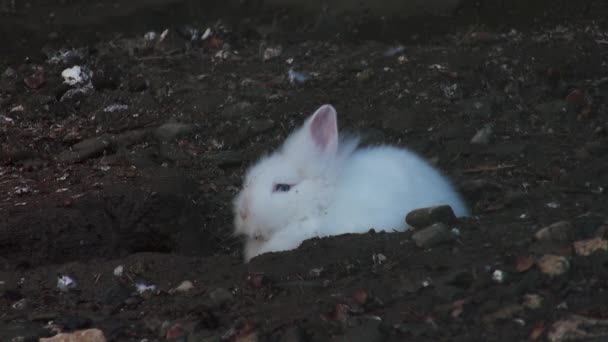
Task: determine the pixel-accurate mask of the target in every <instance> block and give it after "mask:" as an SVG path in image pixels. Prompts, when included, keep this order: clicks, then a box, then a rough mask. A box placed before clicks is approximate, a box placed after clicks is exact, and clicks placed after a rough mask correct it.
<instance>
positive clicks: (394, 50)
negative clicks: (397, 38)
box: [384, 45, 405, 57]
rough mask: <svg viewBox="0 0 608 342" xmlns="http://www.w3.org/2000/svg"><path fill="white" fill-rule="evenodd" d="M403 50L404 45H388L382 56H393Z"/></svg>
mask: <svg viewBox="0 0 608 342" xmlns="http://www.w3.org/2000/svg"><path fill="white" fill-rule="evenodd" d="M404 51H405V46H403V45H397V46H393V47H390V48H388V49H386V51H384V57H393V56H394V55H397V54H400V53H402V52H404Z"/></svg>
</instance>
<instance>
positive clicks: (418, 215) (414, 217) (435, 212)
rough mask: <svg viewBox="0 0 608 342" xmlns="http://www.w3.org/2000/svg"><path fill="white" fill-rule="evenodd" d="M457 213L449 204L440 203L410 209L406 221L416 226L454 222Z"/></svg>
mask: <svg viewBox="0 0 608 342" xmlns="http://www.w3.org/2000/svg"><path fill="white" fill-rule="evenodd" d="M455 221H456V215H454V211H453V210H452V207H450V206H449V205H439V206H434V207H428V208H420V209H416V210H412V211H410V212H409V213H408V214H407V216H406V217H405V222H406V223H407V224H409V225H410V226H412V227H414V228H422V227H428V226H430V225H432V224H434V223H445V224H452V223H454V222H455Z"/></svg>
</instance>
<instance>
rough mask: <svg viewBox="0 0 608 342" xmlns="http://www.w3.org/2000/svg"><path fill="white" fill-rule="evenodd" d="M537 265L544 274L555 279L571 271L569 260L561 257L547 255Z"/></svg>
mask: <svg viewBox="0 0 608 342" xmlns="http://www.w3.org/2000/svg"><path fill="white" fill-rule="evenodd" d="M536 265H537V266H538V268H539V269H540V271H541V272H543V273H544V274H546V275H548V276H551V277H555V276H559V275H561V274H564V273H566V272H567V271H568V269H570V263H569V262H568V259H566V258H565V257H563V256H559V255H551V254H547V255H544V256H542V257H541V258H540V259H538V260H537V261H536Z"/></svg>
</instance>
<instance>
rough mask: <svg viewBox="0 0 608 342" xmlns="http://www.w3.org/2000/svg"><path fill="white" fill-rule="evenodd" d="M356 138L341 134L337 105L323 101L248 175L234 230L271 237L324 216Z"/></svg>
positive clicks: (236, 203) (253, 236)
mask: <svg viewBox="0 0 608 342" xmlns="http://www.w3.org/2000/svg"><path fill="white" fill-rule="evenodd" d="M357 143H358V141H357V139H348V140H342V141H340V140H339V137H338V127H337V114H336V110H335V109H334V107H333V106H331V105H323V106H321V107H320V108H319V109H317V111H316V112H315V113H314V114H313V115H312V116H310V117H309V118H308V119H307V120H306V121H305V123H304V124H303V125H302V126H301V127H300V128H298V129H297V130H296V131H295V132H293V133H292V134H291V135H290V136H289V137H288V138H287V139H286V141H285V142H284V144H283V145H282V146H281V147H280V148H279V149H277V150H276V151H275V152H273V153H272V154H270V155H268V156H265V157H263V158H262V159H261V160H259V161H258V162H257V163H256V164H255V165H254V166H253V167H251V168H249V170H248V171H247V173H246V175H245V179H244V183H243V188H242V189H241V191H240V192H239V193H238V194H237V196H236V197H235V199H234V203H233V204H234V205H233V209H234V225H235V234H237V235H245V236H246V237H248V238H250V239H256V240H261V241H266V240H268V239H269V238H270V237H271V236H272V235H273V234H275V233H276V232H277V231H280V230H281V229H284V228H285V227H287V226H289V225H290V224H293V223H294V222H301V221H306V220H317V219H320V218H322V217H323V215H324V214H325V212H326V208H327V207H328V206H329V204H330V203H331V201H332V197H333V194H334V189H335V187H336V180H337V178H338V177H339V176H340V171H341V168H342V166H343V164H344V160H345V159H346V158H347V157H348V155H350V154H351V153H352V152H353V151H354V149H355V148H356V146H357Z"/></svg>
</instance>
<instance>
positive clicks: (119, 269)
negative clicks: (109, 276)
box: [113, 265, 125, 277]
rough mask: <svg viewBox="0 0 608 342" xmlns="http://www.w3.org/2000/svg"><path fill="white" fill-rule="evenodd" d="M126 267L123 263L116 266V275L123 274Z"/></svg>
mask: <svg viewBox="0 0 608 342" xmlns="http://www.w3.org/2000/svg"><path fill="white" fill-rule="evenodd" d="M124 270H125V267H124V266H123V265H118V266H116V268H115V269H114V272H113V273H114V276H116V277H120V276H122V272H124Z"/></svg>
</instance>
